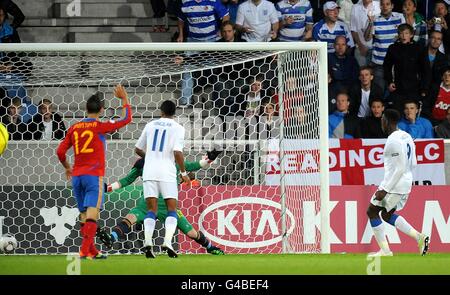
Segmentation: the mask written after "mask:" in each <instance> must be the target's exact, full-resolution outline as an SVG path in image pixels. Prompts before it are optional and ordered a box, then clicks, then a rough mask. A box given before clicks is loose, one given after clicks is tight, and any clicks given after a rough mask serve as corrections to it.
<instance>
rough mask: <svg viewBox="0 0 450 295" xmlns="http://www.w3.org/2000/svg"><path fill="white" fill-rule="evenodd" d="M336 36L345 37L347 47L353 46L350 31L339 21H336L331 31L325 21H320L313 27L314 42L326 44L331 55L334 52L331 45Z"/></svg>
mask: <svg viewBox="0 0 450 295" xmlns="http://www.w3.org/2000/svg"><path fill="white" fill-rule="evenodd" d="M337 36H345V39H346V40H347V45H348V47H353V46H355V43H353V37H352V34H351V33H350V30H349V29H348V27H347V25H346V24H345V23H344V22H342V21H340V20H338V21H336V23H335V24H334V28H332V29H331V28H329V27H328V26H327V23H326V22H325V19H322V20H321V21H319V22H318V23H316V24H315V25H314V27H313V38H314V40H316V41H323V42H327V43H328V53H333V52H334V51H335V50H334V46H333V45H334V40H335V39H336V37H337Z"/></svg>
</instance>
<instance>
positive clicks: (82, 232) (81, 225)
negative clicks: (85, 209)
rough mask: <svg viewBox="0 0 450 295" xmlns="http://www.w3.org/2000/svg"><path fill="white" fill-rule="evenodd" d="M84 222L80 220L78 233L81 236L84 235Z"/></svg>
mask: <svg viewBox="0 0 450 295" xmlns="http://www.w3.org/2000/svg"><path fill="white" fill-rule="evenodd" d="M84 224H85V223H84V222H80V233H81V237H83V235H84Z"/></svg>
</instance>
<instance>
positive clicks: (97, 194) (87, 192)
mask: <svg viewBox="0 0 450 295" xmlns="http://www.w3.org/2000/svg"><path fill="white" fill-rule="evenodd" d="M72 186H73V188H72V189H73V194H74V196H75V198H76V199H77V206H78V210H80V212H86V210H87V208H88V207H93V208H98V209H103V203H104V201H105V199H104V188H103V176H94V175H80V176H73V177H72Z"/></svg>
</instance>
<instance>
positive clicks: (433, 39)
mask: <svg viewBox="0 0 450 295" xmlns="http://www.w3.org/2000/svg"><path fill="white" fill-rule="evenodd" d="M441 45H442V32H439V31H432V32H431V33H430V39H429V42H428V46H427V47H426V48H425V50H424V51H423V54H422V62H423V66H424V70H423V71H424V72H423V78H422V93H421V96H422V99H423V100H431V103H428V104H427V103H425V101H424V105H431V104H432V103H433V102H434V99H435V98H436V97H435V96H434V97H433V96H432V95H431V97H430V91H431V90H433V89H437V88H439V84H440V83H441V80H442V79H441V78H442V73H443V71H444V70H445V68H446V67H447V66H448V65H449V62H448V59H447V57H446V56H445V55H444V54H443V53H442V52H440V51H439V47H440V46H441ZM427 114H428V115H430V114H429V113H427Z"/></svg>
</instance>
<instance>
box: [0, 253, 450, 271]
mask: <svg viewBox="0 0 450 295" xmlns="http://www.w3.org/2000/svg"><path fill="white" fill-rule="evenodd" d="M74 261H75V260H74V258H73V257H67V256H63V255H0V275H38V274H39V275H65V274H67V269H68V268H69V269H70V268H71V266H73V264H72V265H71V263H74ZM371 263H374V261H373V260H370V261H369V260H367V256H366V254H329V255H319V254H315V255H310V254H297V255H295V254H287V255H277V254H272V255H263V254H253V255H224V256H212V255H206V254H205V255H180V256H179V257H178V258H176V259H172V258H169V257H167V256H165V255H160V256H158V257H157V258H156V259H146V258H145V257H144V256H143V255H111V256H109V257H108V259H106V260H94V261H91V260H81V261H80V270H81V274H83V275H93V274H108V275H124V274H126V275H152V274H158V275H171V274H173V275H219V274H224V275H231V274H242V275H243V274H247V275H252V274H253V275H257V274H313V275H316V274H342V275H346V274H352V275H355V274H361V275H365V274H367V269H368V268H369V269H370V268H371V266H370V264H371ZM379 265H380V269H381V274H399V275H400V274H401V275H406V274H447V275H449V274H450V253H449V254H435V253H430V254H428V255H427V256H424V257H422V256H419V255H418V254H397V255H396V256H394V257H382V258H381V261H380V264H379ZM372 266H373V264H372Z"/></svg>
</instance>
